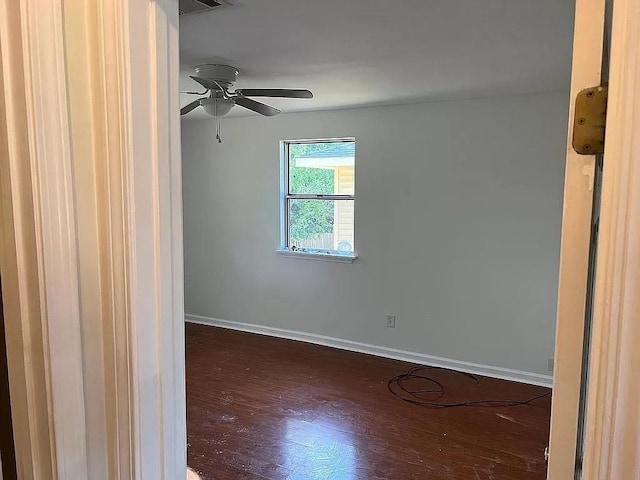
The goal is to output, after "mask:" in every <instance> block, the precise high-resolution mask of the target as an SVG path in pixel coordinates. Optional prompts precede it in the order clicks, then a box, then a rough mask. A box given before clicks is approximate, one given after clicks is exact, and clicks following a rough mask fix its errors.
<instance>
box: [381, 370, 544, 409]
mask: <svg viewBox="0 0 640 480" xmlns="http://www.w3.org/2000/svg"><path fill="white" fill-rule="evenodd" d="M428 370H444V371H448V372H454V373H457V374H459V375H461V376H464V377H467V378H469V379H471V380H473V381H474V382H475V383H477V384H479V383H480V379H479V378H478V377H476V376H475V375H472V374H470V373H464V372H458V371H456V370H451V369H448V368H443V367H426V366H416V367H413V368H411V369H409V371H408V372H406V373H401V374H399V375H396V376H395V377H393V378H392V379H391V380H389V382H388V383H387V387H388V388H389V391H390V392H391V393H392V394H393V395H395V396H396V397H398V398H399V399H400V400H402V401H405V402H408V403H412V404H414V405H419V406H422V407H431V408H453V407H517V406H520V405H530V404H531V403H532V402H534V401H536V400H539V399H541V398H545V397H549V396H551V392H547V393H544V394H542V395H538V396H535V397H533V398H529V399H527V400H504V399H490V400H469V401H465V402H453V403H445V402H439V401H438V400H439V399H440V398H442V397H443V396H444V394H445V388H444V385H443V384H442V383H441V382H439V381H438V380H435V379H434V378H431V377H428V376H427V375H425V374H424V372H425V371H428ZM410 380H411V381H413V383H416V382H422V383H423V384H426V385H424V387H423V388H420V389H409V388H407V386H406V384H407V382H408V381H410ZM425 396H427V397H430V398H424V397H425Z"/></svg>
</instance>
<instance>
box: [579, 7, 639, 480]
mask: <svg viewBox="0 0 640 480" xmlns="http://www.w3.org/2000/svg"><path fill="white" fill-rule="evenodd" d="M638 132H640V0H616V1H615V2H614V10H613V28H612V36H611V64H610V83H609V100H608V112H607V132H606V143H605V155H604V169H603V176H602V178H603V185H602V208H601V213H600V239H599V244H600V246H599V250H598V259H597V265H598V267H597V272H596V289H595V303H594V327H593V337H592V349H591V351H592V354H591V364H590V376H589V390H588V397H587V399H588V405H587V421H586V429H587V432H586V442H585V456H584V477H583V478H585V479H586V480H600V479H639V478H640V375H639V374H638V371H639V370H640V349H639V348H638V345H640V135H639V134H638Z"/></svg>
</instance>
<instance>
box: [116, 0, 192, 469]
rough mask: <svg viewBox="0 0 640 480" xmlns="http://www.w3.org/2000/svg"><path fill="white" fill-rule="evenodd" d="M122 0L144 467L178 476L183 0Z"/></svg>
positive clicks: (138, 423) (135, 357)
mask: <svg viewBox="0 0 640 480" xmlns="http://www.w3.org/2000/svg"><path fill="white" fill-rule="evenodd" d="M120 1H121V2H122V5H123V6H124V9H125V21H126V30H125V38H124V47H125V48H124V53H125V57H126V59H127V61H126V62H125V63H124V65H125V72H124V73H125V78H126V88H125V98H126V104H127V106H128V109H127V112H126V119H127V121H126V129H125V132H126V135H127V137H128V142H127V145H128V146H129V148H128V151H127V165H126V171H127V179H128V185H127V188H128V192H129V197H128V199H127V201H128V211H129V213H130V216H129V224H128V230H129V234H128V244H129V269H128V270H129V274H130V276H129V278H130V300H131V330H130V335H131V352H132V356H131V360H132V374H133V376H132V385H133V418H134V425H135V428H134V432H133V441H134V445H133V450H134V464H135V474H136V478H144V479H146V478H150V479H151V478H152V479H167V480H173V479H174V478H176V479H177V478H181V477H184V475H185V472H186V429H185V417H186V404H185V392H184V361H185V359H184V333H183V332H182V329H183V328H184V323H183V322H184V320H183V319H184V313H183V310H184V309H183V299H182V297H183V287H182V239H181V235H182V213H181V212H182V207H181V204H182V199H181V185H180V182H181V176H180V172H181V166H180V130H179V118H178V112H179V108H178V107H179V104H178V95H177V92H178V71H179V62H178V35H177V33H178V4H177V0H157V1H154V2H139V1H137V0H120Z"/></svg>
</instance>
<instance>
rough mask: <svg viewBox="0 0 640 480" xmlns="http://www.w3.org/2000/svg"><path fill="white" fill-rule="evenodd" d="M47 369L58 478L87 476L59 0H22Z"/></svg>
mask: <svg viewBox="0 0 640 480" xmlns="http://www.w3.org/2000/svg"><path fill="white" fill-rule="evenodd" d="M20 6H21V8H22V9H23V10H22V11H23V12H24V14H25V16H24V17H23V28H24V30H23V38H24V41H25V42H26V43H27V44H28V45H29V48H28V49H26V50H25V53H26V54H27V55H25V57H26V58H25V60H26V61H25V70H26V82H27V85H28V86H29V88H27V89H26V96H27V105H26V107H27V116H28V121H29V132H30V143H31V146H32V149H31V153H32V157H31V158H32V182H33V188H34V191H33V196H34V199H35V219H36V239H37V243H38V244H39V248H38V249H37V251H38V254H39V262H38V264H39V270H40V271H39V276H40V279H41V282H43V287H44V288H43V290H44V298H42V300H43V301H44V304H43V306H42V312H43V333H44V342H45V345H44V349H45V366H47V367H48V375H49V381H50V388H51V398H52V405H51V406H52V412H51V415H52V418H53V425H54V435H55V457H56V463H57V475H58V477H59V478H87V476H88V465H87V452H86V426H85V411H84V383H83V371H82V343H81V337H80V307H79V301H80V300H79V292H78V287H79V286H78V264H77V255H78V249H77V244H76V230H75V215H76V209H75V199H74V195H73V166H72V156H71V146H70V134H71V133H70V131H69V112H68V102H67V83H66V65H65V57H64V34H63V32H64V27H63V18H62V1H61V0H22V1H21V5H20Z"/></svg>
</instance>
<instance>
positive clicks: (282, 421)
mask: <svg viewBox="0 0 640 480" xmlns="http://www.w3.org/2000/svg"><path fill="white" fill-rule="evenodd" d="M186 328H187V336H186V339H187V438H188V461H189V466H190V467H191V468H193V469H194V470H195V471H196V472H197V473H199V474H200V475H201V477H202V478H203V479H205V480H209V479H213V480H234V479H256V480H258V479H267V480H355V479H363V480H375V479H380V480H395V479H403V480H404V479H406V480H411V479H416V480H422V479H436V480H438V479H449V480H467V479H469V480H478V479H482V480H484V479H492V480H543V479H544V478H545V472H546V464H545V462H544V458H543V451H544V447H545V446H546V445H547V442H548V436H549V418H550V398H548V397H547V398H544V399H541V400H537V401H536V402H535V403H534V404H533V405H526V406H518V407H497V408H483V407H464V408H451V409H432V408H425V407H420V406H416V405H411V404H409V403H406V402H403V401H401V400H400V399H398V398H396V397H394V396H393V395H391V394H390V393H389V391H388V389H387V382H388V380H389V379H390V378H392V377H393V376H394V375H396V374H399V373H403V372H405V371H407V370H408V369H409V368H411V367H412V366H413V365H412V364H409V363H405V362H400V361H396V360H390V359H385V358H379V357H374V356H371V355H364V354H359V353H353V352H347V351H343V350H338V349H333V348H329V347H322V346H318V345H311V344H307V343H303V342H296V341H292V340H285V339H279V338H271V337H266V336H262V335H255V334H250V333H243V332H237V331H233V330H226V329H221V328H215V327H208V326H202V325H195V324H187V327H186ZM429 375H430V376H431V377H433V378H435V379H436V380H438V381H440V382H441V383H442V384H443V385H444V386H445V389H446V394H445V396H444V397H443V398H442V399H441V400H442V401H451V402H454V401H465V400H473V399H488V398H490V399H509V400H512V399H513V400H518V399H520V400H525V399H528V398H531V397H534V396H536V395H540V394H542V393H545V392H547V391H548V389H545V388H542V387H536V386H531V385H525V384H519V383H515V382H508V381H503V380H496V379H491V378H486V377H478V378H479V383H476V382H474V381H473V380H471V379H469V378H468V377H465V376H463V375H461V374H459V373H456V372H451V371H432V372H430V373H429Z"/></svg>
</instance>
